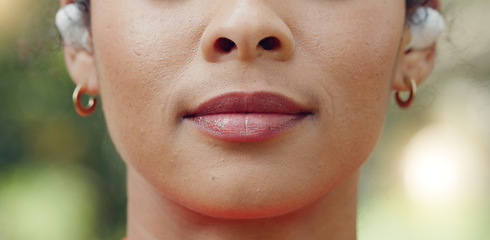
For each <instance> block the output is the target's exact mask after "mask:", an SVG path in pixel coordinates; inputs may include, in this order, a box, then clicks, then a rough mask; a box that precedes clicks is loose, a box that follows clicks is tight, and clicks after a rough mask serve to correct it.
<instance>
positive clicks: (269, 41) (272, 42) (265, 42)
mask: <svg viewBox="0 0 490 240" xmlns="http://www.w3.org/2000/svg"><path fill="white" fill-rule="evenodd" d="M259 45H260V46H261V47H262V48H263V49H264V50H274V49H276V48H279V47H280V45H281V42H280V41H279V39H277V38H276V37H266V38H264V39H262V40H260V42H259Z"/></svg>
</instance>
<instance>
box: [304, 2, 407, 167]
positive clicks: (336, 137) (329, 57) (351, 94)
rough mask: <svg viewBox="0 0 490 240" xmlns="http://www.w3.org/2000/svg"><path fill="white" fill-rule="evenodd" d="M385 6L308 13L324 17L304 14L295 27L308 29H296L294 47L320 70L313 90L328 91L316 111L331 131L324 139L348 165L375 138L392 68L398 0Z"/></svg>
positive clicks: (399, 21)
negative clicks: (302, 23)
mask: <svg viewBox="0 0 490 240" xmlns="http://www.w3.org/2000/svg"><path fill="white" fill-rule="evenodd" d="M395 5H399V6H397V7H395ZM386 9H398V11H393V13H391V14H386V13H385V10H384V8H381V7H379V6H376V5H373V7H367V8H365V6H364V8H363V9H360V8H359V9H356V8H350V9H349V10H348V12H331V13H327V14H323V15H315V14H313V15H314V16H325V17H323V18H320V19H307V21H305V22H304V25H303V26H301V28H300V29H308V31H304V30H303V31H302V32H299V31H298V32H297V35H298V39H299V42H300V44H299V46H298V47H299V48H301V51H298V52H302V53H303V54H304V56H302V57H304V58H306V59H309V62H310V66H309V67H308V68H310V71H311V72H321V73H323V74H324V77H323V78H322V79H321V82H320V83H319V85H320V86H321V87H318V89H320V90H318V91H323V93H321V95H325V96H328V98H326V99H325V102H327V103H326V104H325V105H326V107H325V109H324V111H322V112H321V113H320V114H321V115H322V116H321V119H323V120H324V122H323V126H324V132H326V133H327V135H328V136H331V137H330V138H329V139H327V140H326V141H328V144H327V145H328V146H333V147H332V148H330V149H329V150H335V149H338V151H337V153H339V154H343V155H344V156H345V160H347V161H349V163H350V164H352V165H353V166H354V167H356V166H358V165H359V164H360V163H361V162H363V161H364V160H365V159H366V158H367V157H368V156H369V154H370V153H371V151H372V150H373V148H374V145H375V144H376V142H377V140H378V137H379V135H380V133H381V130H382V128H383V124H384V121H385V115H386V110H387V108H388V104H389V99H390V93H391V85H392V79H393V76H394V72H395V70H396V59H397V54H399V46H400V39H401V36H402V32H403V26H404V25H403V23H404V8H403V5H402V4H399V3H398V4H394V5H393V6H387V7H386ZM327 16H328V17H327ZM312 22H313V23H328V24H311V23H312ZM311 33H315V34H311ZM319 49H320V50H319ZM353 149H355V151H352V150H353ZM326 154H328V153H326ZM349 159H350V160H349Z"/></svg>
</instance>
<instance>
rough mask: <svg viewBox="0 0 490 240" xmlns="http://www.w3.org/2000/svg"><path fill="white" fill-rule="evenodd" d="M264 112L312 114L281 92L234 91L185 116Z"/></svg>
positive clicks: (206, 103)
mask: <svg viewBox="0 0 490 240" xmlns="http://www.w3.org/2000/svg"><path fill="white" fill-rule="evenodd" d="M231 113H263V114H305V115H306V114H311V113H312V112H311V111H309V110H308V109H307V108H306V107H303V106H302V105H301V104H299V103H297V102H295V101H294V100H291V99H289V98H287V97H285V96H282V95H280V94H276V93H271V92H232V93H227V94H223V95H220V96H217V97H214V98H212V99H210V100H208V101H206V102H204V103H202V104H200V105H199V106H198V107H197V108H196V109H194V110H193V111H191V112H190V113H188V114H186V115H185V116H184V117H195V116H202V115H211V114H231Z"/></svg>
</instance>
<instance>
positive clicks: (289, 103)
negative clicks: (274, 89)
mask: <svg viewBox="0 0 490 240" xmlns="http://www.w3.org/2000/svg"><path fill="white" fill-rule="evenodd" d="M309 115H312V112H311V111H309V110H308V109H307V108H305V107H303V106H301V105H300V104H299V103H297V102H295V101H293V100H291V99H289V98H287V97H284V96H281V95H279V94H275V93H269V92H251V93H247V92H234V93H228V94H224V95H221V96H218V97H215V98H212V99H210V100H208V101H206V102H204V103H202V104H201V105H199V106H198V107H197V108H196V109H195V110H193V111H191V112H190V113H189V114H186V115H185V116H184V119H186V120H190V121H191V122H193V123H194V124H195V125H196V126H197V127H198V128H199V129H200V130H202V131H203V132H204V133H205V134H207V135H208V136H211V137H214V138H217V139H220V140H225V141H231V142H256V141H265V140H269V139H271V138H273V137H275V136H278V135H279V134H281V133H284V132H286V131H288V130H289V129H291V128H293V127H294V126H296V125H297V124H298V123H299V122H301V121H302V120H304V119H305V118H306V117H307V116H309Z"/></svg>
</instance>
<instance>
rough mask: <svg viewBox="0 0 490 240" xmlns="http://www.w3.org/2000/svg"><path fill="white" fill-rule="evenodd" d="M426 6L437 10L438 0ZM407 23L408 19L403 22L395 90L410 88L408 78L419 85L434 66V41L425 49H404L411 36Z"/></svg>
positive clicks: (433, 0) (394, 84) (394, 83)
mask: <svg viewBox="0 0 490 240" xmlns="http://www.w3.org/2000/svg"><path fill="white" fill-rule="evenodd" d="M427 6H430V7H431V8H434V9H436V10H438V9H439V1H438V0H429V1H428V2H427ZM409 24H410V23H409V22H408V21H407V22H406V24H405V28H404V30H403V35H402V41H401V46H400V49H399V56H398V63H397V64H398V65H397V70H396V72H395V77H394V82H393V90H395V91H407V90H410V88H411V85H410V84H409V83H407V80H409V79H414V80H415V82H416V83H417V85H420V84H421V83H422V82H423V80H424V79H425V78H426V77H427V76H428V75H429V74H430V72H431V71H432V69H433V67H434V60H435V53H436V43H434V44H432V45H431V46H429V47H428V48H425V49H410V50H408V51H407V50H406V49H407V45H408V44H409V43H410V40H411V38H412V32H411V31H410V26H409Z"/></svg>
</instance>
